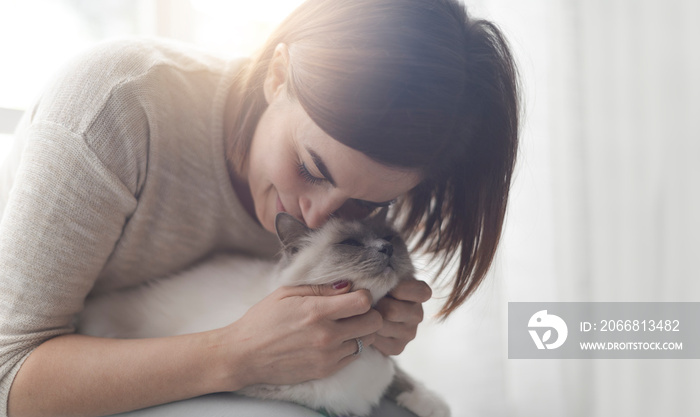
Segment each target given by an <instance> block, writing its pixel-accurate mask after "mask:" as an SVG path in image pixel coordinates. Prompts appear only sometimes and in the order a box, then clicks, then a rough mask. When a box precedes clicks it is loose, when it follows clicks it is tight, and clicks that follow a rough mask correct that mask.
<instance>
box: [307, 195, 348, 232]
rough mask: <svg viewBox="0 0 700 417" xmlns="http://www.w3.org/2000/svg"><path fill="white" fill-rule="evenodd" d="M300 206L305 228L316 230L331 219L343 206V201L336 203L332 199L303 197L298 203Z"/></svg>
mask: <svg viewBox="0 0 700 417" xmlns="http://www.w3.org/2000/svg"><path fill="white" fill-rule="evenodd" d="M299 203H300V204H299V205H300V206H301V215H302V217H303V218H304V223H306V226H308V227H310V228H312V229H317V228H319V227H321V226H323V225H324V224H326V222H327V221H328V219H330V218H331V215H332V214H333V212H334V211H336V210H337V209H338V208H340V206H341V205H342V204H343V201H338V199H337V198H332V197H328V196H326V197H318V196H317V197H316V198H313V197H304V198H301V199H300V202H299Z"/></svg>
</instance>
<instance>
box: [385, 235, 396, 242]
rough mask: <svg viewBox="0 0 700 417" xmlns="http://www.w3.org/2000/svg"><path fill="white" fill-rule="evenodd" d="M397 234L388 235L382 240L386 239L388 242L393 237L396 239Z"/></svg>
mask: <svg viewBox="0 0 700 417" xmlns="http://www.w3.org/2000/svg"><path fill="white" fill-rule="evenodd" d="M395 237H396V236H394V235H387V236H384V237H383V238H382V240H386V241H387V242H391V240H392V239H394V238H395Z"/></svg>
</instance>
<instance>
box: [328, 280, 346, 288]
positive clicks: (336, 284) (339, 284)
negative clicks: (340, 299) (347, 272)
mask: <svg viewBox="0 0 700 417" xmlns="http://www.w3.org/2000/svg"><path fill="white" fill-rule="evenodd" d="M348 284H349V282H348V281H346V280H342V281H336V282H334V283H333V284H332V285H333V289H334V290H339V289H341V288H345V287H347V286H348Z"/></svg>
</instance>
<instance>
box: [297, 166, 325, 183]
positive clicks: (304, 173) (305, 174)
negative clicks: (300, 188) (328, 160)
mask: <svg viewBox="0 0 700 417" xmlns="http://www.w3.org/2000/svg"><path fill="white" fill-rule="evenodd" d="M297 171H298V172H299V176H300V177H301V178H302V179H303V180H304V181H306V182H307V183H309V184H311V185H318V184H322V183H323V182H324V181H326V179H325V178H319V177H316V176H314V175H312V174H311V172H309V170H308V169H307V168H306V164H305V163H304V162H299V163H298V165H297Z"/></svg>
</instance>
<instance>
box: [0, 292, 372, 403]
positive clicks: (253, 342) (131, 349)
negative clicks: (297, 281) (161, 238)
mask: <svg viewBox="0 0 700 417" xmlns="http://www.w3.org/2000/svg"><path fill="white" fill-rule="evenodd" d="M347 290H348V287H344V288H337V289H334V288H333V287H330V286H324V287H316V286H305V287H286V288H282V289H279V290H277V291H275V292H274V293H272V294H271V295H270V296H268V297H267V298H265V299H264V300H262V301H261V302H260V303H258V304H257V305H255V306H254V307H252V308H251V309H250V310H249V312H248V313H246V315H245V316H244V317H243V318H241V319H240V320H239V321H237V322H236V323H233V324H231V325H230V326H227V327H225V328H222V329H218V330H213V331H209V332H203V333H197V334H192V335H183V336H175V337H167V338H155V339H140V340H117V339H104V338H95V337H90V336H83V335H75V334H71V335H63V336H59V337H56V338H53V339H51V340H48V341H46V342H44V343H43V344H42V345H41V346H39V347H38V348H37V349H36V350H35V351H34V352H33V353H32V354H31V355H30V356H29V358H28V359H27V360H26V361H25V363H24V364H23V365H22V367H21V369H20V371H19V372H18V374H17V376H16V378H15V381H14V383H13V385H12V388H11V390H10V397H9V405H8V415H9V416H11V417H18V416H41V415H45V416H56V415H105V414H114V413H118V412H123V411H128V410H134V409H139V408H144V407H148V406H153V405H157V404H163V403H167V402H172V401H176V400H182V399H186V398H191V397H195V396H199V395H203V394H208V393H213V392H221V391H235V390H237V389H240V388H242V387H244V386H247V385H251V384H256V383H272V384H289V383H297V382H302V381H305V380H309V379H313V378H321V377H324V376H328V375H330V374H332V373H334V372H336V371H337V370H338V369H340V368H342V367H343V366H345V365H347V364H348V363H349V362H350V361H352V360H354V359H355V358H356V357H355V356H353V355H352V354H353V353H354V352H355V349H356V343H355V341H354V338H355V337H362V339H363V341H364V342H365V343H366V344H371V343H373V341H374V336H373V333H374V332H376V331H377V330H379V329H380V328H381V326H382V319H381V316H380V315H379V313H378V312H377V311H376V310H372V309H371V308H370V306H371V297H370V295H369V293H368V292H367V291H364V290H363V291H357V292H353V293H346V292H347ZM325 295H334V296H333V297H321V296H325Z"/></svg>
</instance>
